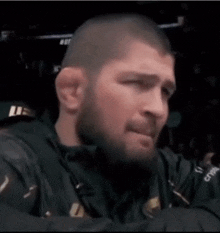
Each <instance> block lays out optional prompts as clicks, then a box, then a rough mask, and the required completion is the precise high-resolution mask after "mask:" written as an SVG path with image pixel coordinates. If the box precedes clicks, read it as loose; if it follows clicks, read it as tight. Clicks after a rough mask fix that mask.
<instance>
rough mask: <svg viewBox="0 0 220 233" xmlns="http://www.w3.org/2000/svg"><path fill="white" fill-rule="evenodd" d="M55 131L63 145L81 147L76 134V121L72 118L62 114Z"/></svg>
mask: <svg viewBox="0 0 220 233" xmlns="http://www.w3.org/2000/svg"><path fill="white" fill-rule="evenodd" d="M55 129H56V132H57V135H58V137H59V140H60V143H61V144H63V145H65V146H79V145H81V142H80V141H79V139H78V137H77V135H76V132H75V119H74V118H73V117H72V116H69V115H65V116H64V115H62V114H60V115H59V118H58V120H57V122H56V124H55Z"/></svg>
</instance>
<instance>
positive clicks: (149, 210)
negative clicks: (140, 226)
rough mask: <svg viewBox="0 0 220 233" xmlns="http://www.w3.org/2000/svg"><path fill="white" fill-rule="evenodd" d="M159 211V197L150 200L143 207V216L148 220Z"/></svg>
mask: <svg viewBox="0 0 220 233" xmlns="http://www.w3.org/2000/svg"><path fill="white" fill-rule="evenodd" d="M160 210H161V205H160V199H159V197H154V198H151V199H150V200H149V201H147V202H146V203H145V204H144V206H143V214H144V215H145V216H148V217H150V218H153V217H154V216H155V215H157V214H158V213H159V211H160Z"/></svg>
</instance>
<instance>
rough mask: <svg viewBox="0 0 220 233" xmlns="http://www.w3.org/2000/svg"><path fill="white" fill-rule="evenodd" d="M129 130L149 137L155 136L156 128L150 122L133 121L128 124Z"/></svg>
mask: <svg viewBox="0 0 220 233" xmlns="http://www.w3.org/2000/svg"><path fill="white" fill-rule="evenodd" d="M129 131H133V132H135V133H138V134H142V135H145V136H148V137H151V138H155V136H156V129H155V127H154V126H152V125H151V124H144V123H143V124H140V123H135V124H132V125H130V127H129Z"/></svg>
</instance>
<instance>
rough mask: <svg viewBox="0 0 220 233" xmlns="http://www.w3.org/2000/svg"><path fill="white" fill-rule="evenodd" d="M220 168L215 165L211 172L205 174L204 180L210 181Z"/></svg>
mask: <svg viewBox="0 0 220 233" xmlns="http://www.w3.org/2000/svg"><path fill="white" fill-rule="evenodd" d="M219 170H220V168H218V167H213V168H212V169H211V170H210V171H209V173H208V174H207V175H206V176H205V178H204V181H206V182H209V181H210V180H211V178H212V176H215V175H216V173H217V172H218V171H219Z"/></svg>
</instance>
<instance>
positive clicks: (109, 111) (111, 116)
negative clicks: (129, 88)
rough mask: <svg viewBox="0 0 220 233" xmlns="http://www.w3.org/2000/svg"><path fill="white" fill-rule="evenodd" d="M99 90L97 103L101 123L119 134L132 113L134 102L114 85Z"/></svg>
mask: <svg viewBox="0 0 220 233" xmlns="http://www.w3.org/2000/svg"><path fill="white" fill-rule="evenodd" d="M101 90H102V91H100V92H99V93H98V94H97V105H98V107H99V108H100V112H101V113H102V119H103V124H104V125H105V126H106V127H107V128H108V129H109V128H110V130H111V131H114V132H115V133H116V132H117V133H118V134H119V133H121V132H123V131H122V130H124V127H125V124H126V122H127V121H128V119H129V118H130V116H131V115H132V111H133V106H134V103H133V101H132V99H131V98H130V99H129V95H128V94H127V93H125V92H123V91H122V90H118V89H117V87H116V86H115V87H112V88H108V89H104V88H102V89H101Z"/></svg>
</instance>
